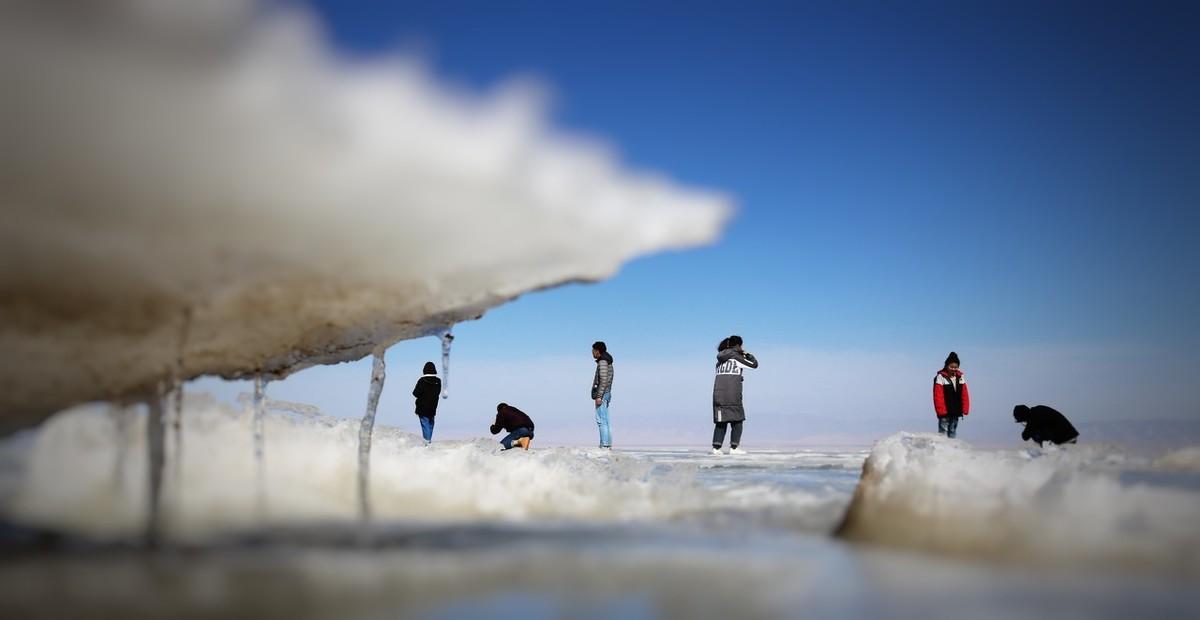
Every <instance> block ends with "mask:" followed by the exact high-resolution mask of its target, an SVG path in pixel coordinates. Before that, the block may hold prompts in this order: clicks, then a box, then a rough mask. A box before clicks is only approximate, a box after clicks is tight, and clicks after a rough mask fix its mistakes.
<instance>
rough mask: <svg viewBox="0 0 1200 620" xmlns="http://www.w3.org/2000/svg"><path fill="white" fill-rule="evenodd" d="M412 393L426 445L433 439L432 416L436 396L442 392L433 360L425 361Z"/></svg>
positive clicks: (433, 414)
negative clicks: (415, 400) (415, 398)
mask: <svg viewBox="0 0 1200 620" xmlns="http://www.w3.org/2000/svg"><path fill="white" fill-rule="evenodd" d="M412 393H413V396H416V397H417V418H418V419H420V420H421V435H422V436H424V437H425V445H427V446H428V445H429V444H430V443H431V442H432V441H433V416H435V415H437V406H438V396H440V395H441V393H442V380H441V379H439V378H438V376H437V367H436V366H434V365H433V362H425V368H423V369H422V370H421V378H420V379H417V386H416V387H414V388H413V392H412Z"/></svg>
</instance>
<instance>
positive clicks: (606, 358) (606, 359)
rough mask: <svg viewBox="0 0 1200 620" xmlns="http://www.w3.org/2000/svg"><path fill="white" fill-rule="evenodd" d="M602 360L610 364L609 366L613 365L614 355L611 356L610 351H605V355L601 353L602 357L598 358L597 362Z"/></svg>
mask: <svg viewBox="0 0 1200 620" xmlns="http://www.w3.org/2000/svg"><path fill="white" fill-rule="evenodd" d="M600 360H604V361H606V362H608V363H609V364H611V363H613V358H612V355H611V354H609V352H608V351H605V352H604V353H601V354H600V357H598V358H596V361H597V362H599V361H600Z"/></svg>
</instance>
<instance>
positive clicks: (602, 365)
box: [592, 340, 613, 450]
mask: <svg viewBox="0 0 1200 620" xmlns="http://www.w3.org/2000/svg"><path fill="white" fill-rule="evenodd" d="M592 359H594V360H596V374H595V376H594V377H593V378H592V400H593V401H594V402H595V403H596V426H597V427H599V429H600V447H601V448H602V449H608V450H611V449H612V430H611V428H610V427H609V424H608V404H609V403H610V402H611V401H612V382H613V357H612V355H609V353H608V345H606V344H604V341H602V340H598V341H596V342H593V343H592Z"/></svg>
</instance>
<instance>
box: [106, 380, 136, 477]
mask: <svg viewBox="0 0 1200 620" xmlns="http://www.w3.org/2000/svg"><path fill="white" fill-rule="evenodd" d="M132 414H133V412H132V411H130V410H129V405H128V404H126V403H123V402H122V403H118V404H116V405H114V406H113V408H112V410H111V413H110V415H112V418H113V431H114V433H113V434H114V435H116V441H115V442H114V444H115V445H116V448H117V454H116V458H115V459H114V461H113V476H112V483H113V492H114V493H115V494H116V495H118V496H120V495H122V494H123V493H124V492H125V461H126V460H127V457H128V455H129V418H130V417H131V416H132Z"/></svg>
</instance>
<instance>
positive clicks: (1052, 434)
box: [1013, 405, 1079, 446]
mask: <svg viewBox="0 0 1200 620" xmlns="http://www.w3.org/2000/svg"><path fill="white" fill-rule="evenodd" d="M1013 419H1014V420H1016V421H1017V422H1018V423H1021V424H1024V425H1025V430H1023V431H1021V440H1022V441H1029V440H1033V441H1035V442H1037V445H1038V446H1041V445H1042V442H1044V441H1049V442H1050V443H1052V444H1054V445H1056V446H1057V445H1062V444H1064V443H1075V441H1076V440H1077V439H1079V431H1077V430H1075V427H1074V426H1072V425H1071V422H1070V421H1068V420H1067V416H1064V415H1063V414H1061V413H1059V412H1058V411H1056V410H1055V409H1053V408H1052V407H1047V406H1046V405H1035V406H1033V407H1026V406H1025V405H1017V406H1016V407H1013Z"/></svg>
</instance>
